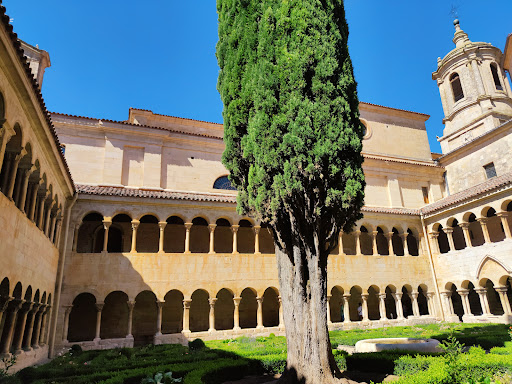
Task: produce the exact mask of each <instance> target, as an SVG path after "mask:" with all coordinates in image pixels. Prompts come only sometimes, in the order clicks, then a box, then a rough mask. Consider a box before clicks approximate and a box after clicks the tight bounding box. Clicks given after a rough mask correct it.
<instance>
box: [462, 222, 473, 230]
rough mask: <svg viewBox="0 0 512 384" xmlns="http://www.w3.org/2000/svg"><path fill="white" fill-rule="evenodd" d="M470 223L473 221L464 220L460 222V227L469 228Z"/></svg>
mask: <svg viewBox="0 0 512 384" xmlns="http://www.w3.org/2000/svg"><path fill="white" fill-rule="evenodd" d="M470 224H471V223H466V222H465V221H463V222H461V223H459V227H461V228H462V229H467V228H469V225H470Z"/></svg>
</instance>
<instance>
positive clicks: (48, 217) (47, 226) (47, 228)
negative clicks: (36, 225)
mask: <svg viewBox="0 0 512 384" xmlns="http://www.w3.org/2000/svg"><path fill="white" fill-rule="evenodd" d="M54 205H55V201H54V200H51V202H50V204H48V209H47V212H48V213H47V214H46V220H45V221H44V229H43V232H44V234H45V235H46V237H48V238H50V220H51V218H52V209H53V206H54Z"/></svg>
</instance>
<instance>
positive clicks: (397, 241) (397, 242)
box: [391, 227, 404, 256]
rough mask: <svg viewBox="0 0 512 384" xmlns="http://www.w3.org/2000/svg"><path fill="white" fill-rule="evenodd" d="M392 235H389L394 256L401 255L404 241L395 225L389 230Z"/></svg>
mask: <svg viewBox="0 0 512 384" xmlns="http://www.w3.org/2000/svg"><path fill="white" fill-rule="evenodd" d="M391 232H392V233H393V236H392V237H391V243H392V244H393V253H394V254H395V256H403V255H404V243H403V241H402V238H401V237H400V232H399V230H398V229H397V228H396V227H393V229H392V230H391Z"/></svg>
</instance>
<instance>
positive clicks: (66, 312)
mask: <svg viewBox="0 0 512 384" xmlns="http://www.w3.org/2000/svg"><path fill="white" fill-rule="evenodd" d="M72 309H73V306H72V305H65V306H64V325H63V327H62V341H63V342H64V343H68V342H69V341H68V330H69V314H70V313H71V310H72ZM33 323H34V320H33V318H32V324H33Z"/></svg>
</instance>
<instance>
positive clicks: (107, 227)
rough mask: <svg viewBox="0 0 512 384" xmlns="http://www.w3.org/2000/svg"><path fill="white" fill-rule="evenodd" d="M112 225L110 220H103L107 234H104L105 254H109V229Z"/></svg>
mask: <svg viewBox="0 0 512 384" xmlns="http://www.w3.org/2000/svg"><path fill="white" fill-rule="evenodd" d="M111 225H112V220H111V219H110V218H106V217H104V218H103V229H104V230H105V232H104V233H103V252H108V229H109V228H110V226H111Z"/></svg>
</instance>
